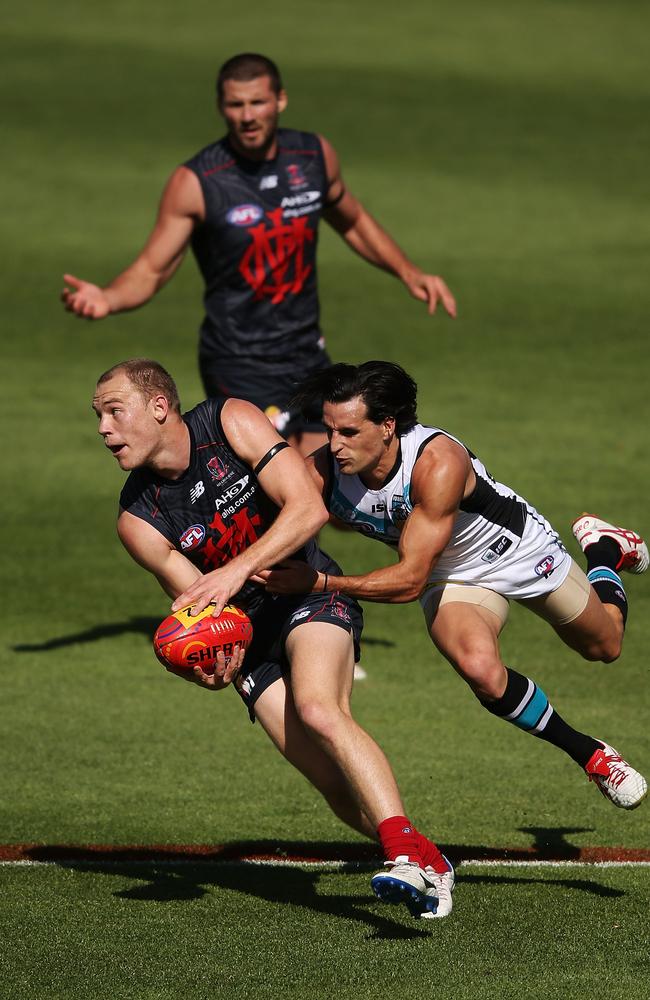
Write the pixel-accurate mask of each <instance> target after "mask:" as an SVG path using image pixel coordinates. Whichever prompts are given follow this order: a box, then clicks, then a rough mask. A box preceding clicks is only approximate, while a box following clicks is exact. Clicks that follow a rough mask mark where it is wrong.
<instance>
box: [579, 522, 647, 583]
mask: <svg viewBox="0 0 650 1000" xmlns="http://www.w3.org/2000/svg"><path fill="white" fill-rule="evenodd" d="M571 530H572V532H573V534H574V535H575V538H576V541H577V543H578V545H579V546H580V548H581V549H582V551H583V552H584V551H585V550H586V549H587V548H588V547H589V546H590V545H593V544H594V542H598V541H600V539H601V538H603V537H604V536H606V537H607V538H613V539H614V541H615V542H616V544H617V545H618V547H619V548H620V550H621V560H620V562H619V564H618V565H617V567H616V569H617V570H619V569H626V570H627V571H628V572H629V573H645V571H646V570H647V568H648V565H649V564H650V556H649V555H648V546H647V545H646V543H645V542H644V541H643V539H642V538H641V536H640V535H637V533H636V532H635V531H629V530H628V529H627V528H617V527H616V525H615V524H609V522H608V521H603V520H601V518H599V517H596V515H595V514H581V515H580V517H577V518H576V519H575V521H574V522H573V524H572V525H571Z"/></svg>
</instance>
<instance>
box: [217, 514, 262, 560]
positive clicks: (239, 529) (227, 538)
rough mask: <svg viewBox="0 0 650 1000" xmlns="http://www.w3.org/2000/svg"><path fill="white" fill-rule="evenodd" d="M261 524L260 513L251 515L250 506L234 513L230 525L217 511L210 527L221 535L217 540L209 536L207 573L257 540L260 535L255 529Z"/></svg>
mask: <svg viewBox="0 0 650 1000" xmlns="http://www.w3.org/2000/svg"><path fill="white" fill-rule="evenodd" d="M261 524H262V519H261V517H260V515H259V514H253V516H252V517H251V516H250V515H249V513H248V507H244V509H243V510H238V511H237V513H236V514H233V517H232V523H231V524H230V525H226V522H225V521H224V519H223V518H222V516H221V514H219V512H217V513H216V514H215V515H214V517H213V518H212V520H211V521H210V528H212V530H213V531H216V532H218V534H219V537H218V538H217V540H216V542H215V540H214V539H213V538H209V539H208V541H207V542H206V544H205V546H204V548H203V558H204V563H203V568H204V570H205V571H206V573H207V572H208V571H209V570H210V569H216V568H217V567H218V566H222V565H223V564H224V563H226V562H229V561H230V560H231V559H234V558H235V556H238V555H239V553H240V552H243V551H244V549H247V548H248V546H249V545H252V544H253V542H256V541H257V539H258V538H259V535H258V533H257V531H256V530H255V529H256V528H259V527H260V525H261Z"/></svg>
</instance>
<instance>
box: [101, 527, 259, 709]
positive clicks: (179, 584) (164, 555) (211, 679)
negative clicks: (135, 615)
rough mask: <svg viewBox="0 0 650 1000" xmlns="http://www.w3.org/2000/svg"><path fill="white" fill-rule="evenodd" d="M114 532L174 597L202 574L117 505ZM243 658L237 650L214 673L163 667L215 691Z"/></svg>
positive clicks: (162, 536)
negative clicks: (227, 661)
mask: <svg viewBox="0 0 650 1000" xmlns="http://www.w3.org/2000/svg"><path fill="white" fill-rule="evenodd" d="M117 533H118V535H119V538H120V541H121V542H122V544H123V546H124V548H125V549H126V551H127V552H128V553H129V555H130V556H131V558H132V559H134V560H135V562H137V563H138V565H139V566H142V567H144V569H146V570H149V572H150V573H152V574H153V575H154V576H155V577H156V579H157V580H158V582H159V584H160V586H161V587H162V588H163V590H164V591H165V592H166V593H167V594H169V596H170V597H172V598H175V597H178V595H179V594H182V592H183V591H184V590H186V589H187V588H188V587H189V586H190V585H191V584H192V583H194V581H195V580H197V579H198V577H200V576H202V573H201V571H200V570H199V569H198V568H197V567H196V566H195V565H194V564H193V563H191V562H190V561H189V559H186V558H185V556H184V555H183V554H182V552H178V551H177V550H176V549H175V548H174V547H173V546H172V545H171V543H170V542H169V541H167V539H166V538H165V536H164V535H161V534H160V532H159V531H157V530H156V529H155V528H154V527H153V526H152V525H150V524H148V523H147V522H146V521H143V520H142V518H139V517H136V516H135V515H134V514H130V513H129V511H127V510H122V509H120V513H119V516H118V519H117ZM243 659H244V651H243V650H239V653H238V654H237V653H236V654H235V655H234V656H233V657H232V659H231V660H230V663H229V664H228V666H227V667H226V666H225V662H224V663H223V664H221V663H220V662H218V663H217V668H216V670H215V672H214V674H204V673H203V671H202V670H201V668H200V667H199V666H196V667H194V670H193V673H191V674H190V672H189V671H187V670H174V669H173V668H172V667H167V670H168V671H169V673H171V674H176V675H177V676H178V677H182V678H183V680H188V681H192V682H193V683H195V684H198V685H199V686H200V687H206V688H210V690H212V691H218V690H220V689H221V688H223V687H225V686H226V685H227V684H229V683H230V682H231V680H233V678H234V677H235V675H236V674H237V672H238V671H239V669H240V668H241V666H242V663H243Z"/></svg>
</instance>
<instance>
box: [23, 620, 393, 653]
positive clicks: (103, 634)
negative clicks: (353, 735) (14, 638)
mask: <svg viewBox="0 0 650 1000" xmlns="http://www.w3.org/2000/svg"><path fill="white" fill-rule="evenodd" d="M161 621H162V616H161V617H160V618H148V617H145V616H142V617H135V618H130V619H129V620H128V621H123V622H114V623H113V624H110V625H95V626H93V628H88V629H85V630H84V631H83V632H73V633H72V634H71V635H62V636H58V637H57V638H56V639H46V640H45V642H29V643H27V642H22V643H20V644H19V645H17V646H12V647H11V648H12V651H13V652H14V653H49V652H51V651H52V650H56V649H63V648H64V647H66V646H77V645H82V644H83V643H87V642H99V641H100V640H101V639H112V638H114V637H115V636H121V635H128V634H129V633H132V634H134V635H142V636H145V637H146V638H147V639H152V638H153V634H154V632H155V631H156V629H157V628H158V626H159V625H160V622H161ZM361 645H362V646H384V647H392V646H394V645H395V643H394V642H392V641H391V640H390V639H373V638H372V636H368V637H367V638H366V637H362V639H361Z"/></svg>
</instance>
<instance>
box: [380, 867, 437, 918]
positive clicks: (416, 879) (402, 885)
mask: <svg viewBox="0 0 650 1000" xmlns="http://www.w3.org/2000/svg"><path fill="white" fill-rule="evenodd" d="M445 861H447V859H446V858H445ZM447 864H449V862H447ZM385 868H386V869H387V870H386V871H381V872H377V874H376V875H373V877H372V879H371V880H370V885H371V886H372V889H373V892H374V893H375V895H376V896H377V897H378V898H379V899H381V900H382V902H384V903H395V904H396V903H404V904H405V905H406V907H407V908H408V911H409V913H410V914H411V916H412V917H446V916H448V914H450V913H451V909H452V905H453V903H452V898H451V893H452V890H453V887H454V870H453V868H452V867H451V865H449V868H450V870H449V871H448V872H445V873H444V874H442V875H438V874H437V873H436V872H434V871H433V869H432V868H426V869H422V868H420V867H419V865H418V864H417V863H416V862H415V861H409V859H408V857H406V856H401V855H400V856H399V857H398V858H396V859H395V860H394V861H386V862H385Z"/></svg>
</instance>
